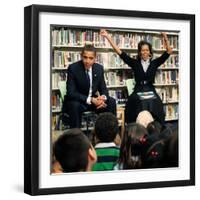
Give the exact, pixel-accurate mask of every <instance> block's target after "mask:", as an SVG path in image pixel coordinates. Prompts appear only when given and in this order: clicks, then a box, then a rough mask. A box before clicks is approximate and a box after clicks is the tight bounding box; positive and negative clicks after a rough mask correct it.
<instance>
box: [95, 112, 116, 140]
mask: <svg viewBox="0 0 200 200" xmlns="http://www.w3.org/2000/svg"><path fill="white" fill-rule="evenodd" d="M118 132H119V127H118V121H117V118H116V117H115V115H113V114H112V113H109V112H104V113H101V114H100V115H99V117H98V118H97V121H96V123H95V135H96V137H97V138H98V139H99V141H100V142H113V141H114V139H115V137H116V135H117V133H118Z"/></svg>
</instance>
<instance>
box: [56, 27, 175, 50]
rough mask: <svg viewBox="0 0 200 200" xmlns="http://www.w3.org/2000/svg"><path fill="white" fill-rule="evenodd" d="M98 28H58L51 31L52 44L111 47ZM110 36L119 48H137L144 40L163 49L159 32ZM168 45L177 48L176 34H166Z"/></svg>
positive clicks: (112, 34) (114, 34)
mask: <svg viewBox="0 0 200 200" xmlns="http://www.w3.org/2000/svg"><path fill="white" fill-rule="evenodd" d="M99 32H100V30H87V29H74V30H72V29H65V28H60V29H58V30H53V31H52V45H53V46H56V45H61V46H62V45H63V46H64V45H66V46H69V47H72V46H76V47H78V46H84V45H85V44H89V43H90V44H93V45H94V46H96V47H100V48H111V46H110V44H109V42H108V41H107V40H106V39H105V38H104V37H102V36H101V35H100V33H99ZM110 34H111V37H112V38H113V41H114V43H115V44H116V45H118V46H119V47H120V48H131V49H137V45H138V43H139V41H141V40H145V41H148V42H150V43H151V44H152V47H153V48H154V49H164V48H165V47H164V45H163V40H162V37H161V35H160V34H153V35H152V34H145V33H142V32H141V33H140V32H113V31H112V32H111V33H110ZM168 38H169V43H170V46H172V47H173V48H174V49H178V37H177V35H170V36H168Z"/></svg>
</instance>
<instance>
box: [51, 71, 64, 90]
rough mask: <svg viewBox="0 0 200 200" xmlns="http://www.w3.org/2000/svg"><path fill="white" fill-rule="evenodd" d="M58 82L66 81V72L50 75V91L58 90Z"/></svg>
mask: <svg viewBox="0 0 200 200" xmlns="http://www.w3.org/2000/svg"><path fill="white" fill-rule="evenodd" d="M60 81H67V72H64V71H61V72H58V73H52V89H58V88H59V82H60Z"/></svg>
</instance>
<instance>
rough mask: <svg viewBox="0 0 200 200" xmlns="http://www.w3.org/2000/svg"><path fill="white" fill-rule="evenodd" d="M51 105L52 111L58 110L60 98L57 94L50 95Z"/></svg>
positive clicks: (60, 102) (60, 103) (59, 108)
mask: <svg viewBox="0 0 200 200" xmlns="http://www.w3.org/2000/svg"><path fill="white" fill-rule="evenodd" d="M51 106H52V111H60V110H61V108H62V100H61V98H60V95H59V94H52V95H51Z"/></svg>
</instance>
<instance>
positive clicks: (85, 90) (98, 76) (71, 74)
mask: <svg viewBox="0 0 200 200" xmlns="http://www.w3.org/2000/svg"><path fill="white" fill-rule="evenodd" d="M97 91H98V92H99V94H100V95H105V96H106V97H107V98H108V90H107V88H106V84H105V80H104V70H103V66H102V65H100V64H97V63H94V64H93V66H92V96H93V97H94V96H96V92H97ZM88 94H89V85H88V82H87V76H86V72H85V68H84V65H83V62H82V60H80V61H78V62H76V63H73V64H71V65H69V68H68V71H67V95H66V100H75V101H80V102H82V103H86V100H87V97H88Z"/></svg>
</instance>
